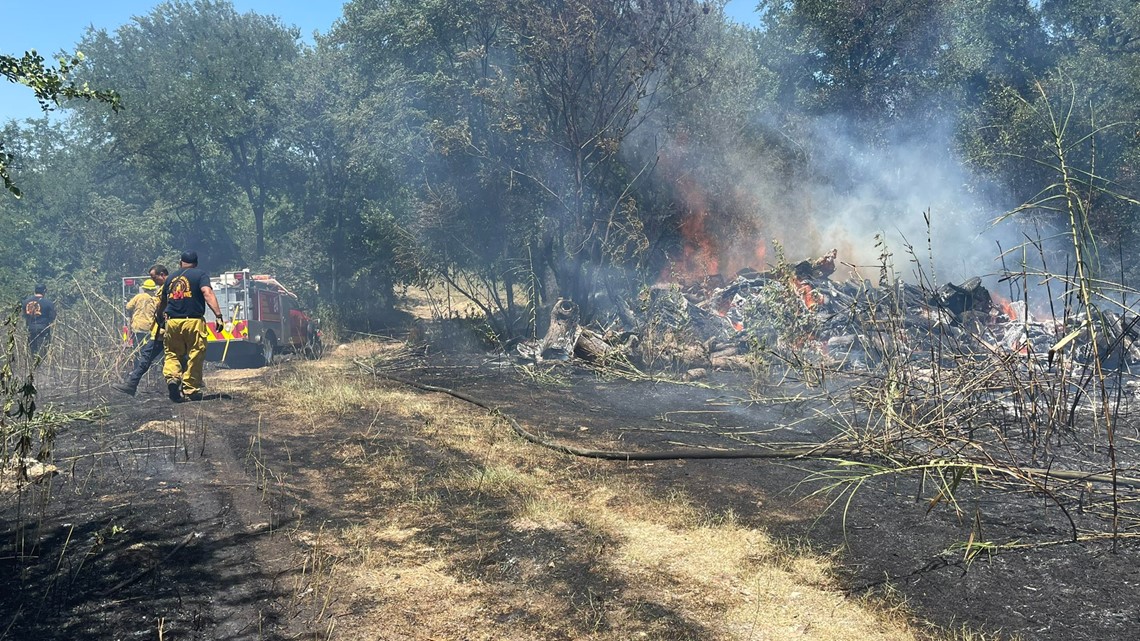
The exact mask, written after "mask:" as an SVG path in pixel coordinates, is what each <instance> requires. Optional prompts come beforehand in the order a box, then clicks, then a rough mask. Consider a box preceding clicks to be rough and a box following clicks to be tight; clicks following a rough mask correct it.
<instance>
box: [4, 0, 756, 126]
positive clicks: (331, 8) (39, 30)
mask: <svg viewBox="0 0 1140 641" xmlns="http://www.w3.org/2000/svg"><path fill="white" fill-rule="evenodd" d="M756 1H757V0H730V1H729V3H728V7H727V9H726V11H727V12H728V15H729V17H731V18H732V19H734V20H737V21H738V22H744V23H755V21H756V14H755V10H756ZM233 3H234V6H235V7H236V8H237V10H238V11H241V12H246V11H256V12H258V13H265V14H272V15H276V16H278V17H279V18H281V21H282V22H284V23H285V24H287V25H293V26H296V27H297V28H298V29H300V31H301V35H302V36H303V37H305V39H306V40H309V39H311V38H310V36H311V34H312V33H313V32H314V31H318V32H320V33H325V32H327V31H328V30H329V28H330V27H332V24H333V22H334V21H335V20H336V19H337V18H339V17H340V14H341V7H343V6H344V3H343V2H341V1H340V0H233ZM157 4H159V2H158V0H94V1H92V0H59V1H56V2H44V3H43V4H40V3H37V2H28V1H27V0H0V16H3V19H2V20H0V52H2V53H5V54H8V55H22V54H23V53H24V52H25V51H27V50H29V49H35V50H36V51H38V52H39V53H40V54H41V55H43V56H44V57H45V58H49V59H50V57H51V56H52V54H55V53H56V52H57V51H59V50H61V49H64V50H67V51H68V52H71V51H74V49H75V45H76V43H78V42H79V41H80V40H82V39H83V34H84V33H85V32H86V30H87V28H88V27H91V26H93V27H95V28H96V29H106V30H108V31H114V30H115V29H116V28H118V27H119V26H120V25H123V24H126V23H128V22H130V20H131V17H132V16H137V15H143V14H146V13H149V12H150V10H151V9H152V8H153V7H154V6H155V5H157ZM41 115H42V112H41V111H40V108H39V103H37V102H36V99H35V96H34V95H33V94H32V92H31V90H30V89H28V88H26V87H23V86H20V85H16V84H12V83H9V82H5V81H2V80H0V122H6V121H8V120H9V119H12V118H16V119H23V118H38V117H40V116H41Z"/></svg>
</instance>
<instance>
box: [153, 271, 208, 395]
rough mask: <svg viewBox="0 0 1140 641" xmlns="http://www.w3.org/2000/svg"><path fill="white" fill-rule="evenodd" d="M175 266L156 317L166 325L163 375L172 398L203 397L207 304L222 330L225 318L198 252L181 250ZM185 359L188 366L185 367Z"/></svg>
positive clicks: (163, 287) (164, 286)
mask: <svg viewBox="0 0 1140 641" xmlns="http://www.w3.org/2000/svg"><path fill="white" fill-rule="evenodd" d="M179 267H180V269H176V270H175V271H174V273H173V274H171V275H170V277H169V278H167V279H166V283H164V284H163V286H162V295H161V297H160V298H159V301H158V310H157V311H156V312H155V318H156V320H157V321H158V323H159V324H160V326H162V325H165V328H166V341H165V343H164V345H165V351H166V361H165V363H164V364H163V367H162V375H163V377H164V378H165V379H166V389H167V391H169V393H170V400H172V401H174V402H175V403H179V402H182V401H200V400H202V365H203V364H204V363H205V360H206V337H207V336H208V335H209V329H207V327H206V319H205V315H206V307H207V306H209V308H210V311H212V312H214V317H215V319H216V320H215V326H216V328H217V330H218V331H219V332H220V331H222V327H223V326H224V321H223V320H222V310H221V308H220V307H218V299H217V297H216V296H214V288H213V287H212V286H211V285H210V275H209V274H207V273H206V272H204V271H202V270H200V269H198V253H197V252H193V251H186V252H182V261H181V263H180V264H179ZM182 359H185V360H186V367H185V369H183V367H182Z"/></svg>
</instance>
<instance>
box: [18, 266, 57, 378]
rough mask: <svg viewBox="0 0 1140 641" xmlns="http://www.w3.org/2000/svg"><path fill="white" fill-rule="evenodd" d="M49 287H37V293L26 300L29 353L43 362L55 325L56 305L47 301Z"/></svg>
mask: <svg viewBox="0 0 1140 641" xmlns="http://www.w3.org/2000/svg"><path fill="white" fill-rule="evenodd" d="M46 294H47V286H46V285H36V289H35V293H34V294H32V295H31V296H29V297H28V298H26V299H24V306H23V309H24V312H23V313H24V322H25V323H27V325H28V351H29V352H30V353H31V355H32V357H33V358H35V359H36V360H37V361H39V360H42V359H43V356H44V352H46V351H47V348H48V343H50V342H51V326H52V325H53V324H54V323H55V305H54V304H53V303H52V302H51V301H50V300H48V299H47V296H46Z"/></svg>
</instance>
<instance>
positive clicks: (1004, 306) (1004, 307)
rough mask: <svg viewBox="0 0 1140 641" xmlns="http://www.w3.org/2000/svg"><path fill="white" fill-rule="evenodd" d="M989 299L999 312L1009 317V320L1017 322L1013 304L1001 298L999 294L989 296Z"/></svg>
mask: <svg viewBox="0 0 1140 641" xmlns="http://www.w3.org/2000/svg"><path fill="white" fill-rule="evenodd" d="M990 298H992V299H993V301H994V302H995V303H997V306H998V307H999V308H1000V309H1001V311H1002V312H1003V313H1004V314H1005V315H1006V316H1008V317H1009V320H1017V309H1016V308H1014V306H1013V303H1012V302H1010V301H1009V300H1007V299H1005V298H1003V297H1002V296H1001V295H999V294H991V295H990Z"/></svg>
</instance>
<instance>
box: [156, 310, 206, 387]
mask: <svg viewBox="0 0 1140 641" xmlns="http://www.w3.org/2000/svg"><path fill="white" fill-rule="evenodd" d="M208 332H209V330H207V329H206V321H204V320H202V319H200V318H171V319H168V320H167V321H166V340H165V341H164V342H163V347H164V348H165V351H166V361H165V362H164V363H163V364H162V376H163V378H165V379H166V382H167V383H177V382H178V381H179V379H181V380H182V393H183V394H185V395H187V396H189V395H191V394H195V393H197V392H201V391H202V366H203V365H204V364H205V363H206V336H208V335H209V334H208ZM183 359H186V369H185V370H183V368H182V360H183Z"/></svg>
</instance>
